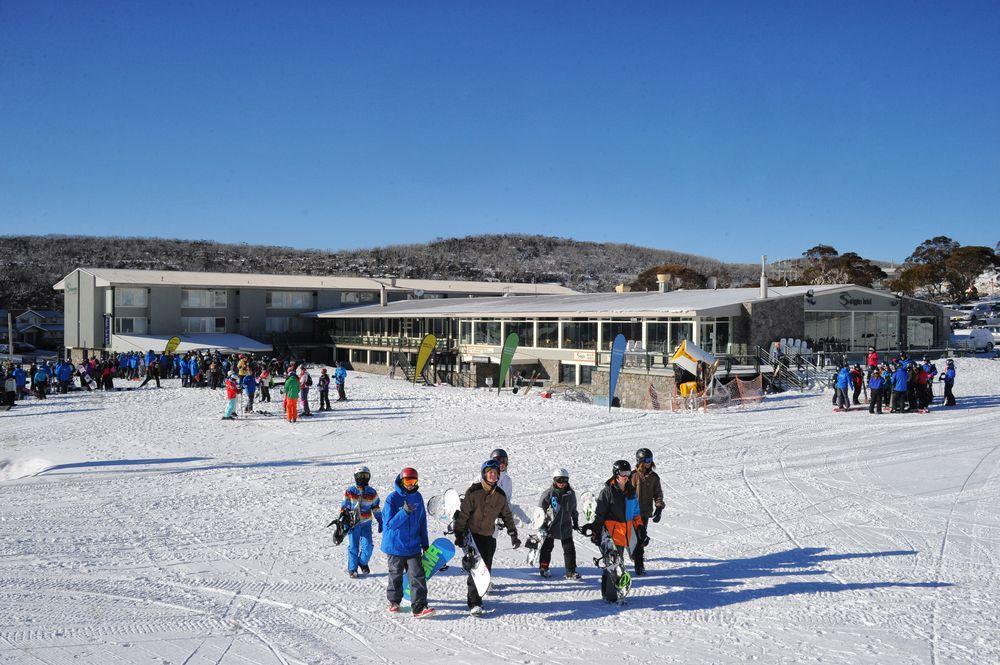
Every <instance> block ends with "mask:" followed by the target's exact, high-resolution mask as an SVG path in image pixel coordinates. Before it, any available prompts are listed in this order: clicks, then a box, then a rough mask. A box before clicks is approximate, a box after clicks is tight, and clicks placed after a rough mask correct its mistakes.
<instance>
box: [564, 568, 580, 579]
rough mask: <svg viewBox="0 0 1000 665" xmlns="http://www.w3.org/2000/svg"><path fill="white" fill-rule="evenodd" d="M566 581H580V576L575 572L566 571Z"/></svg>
mask: <svg viewBox="0 0 1000 665" xmlns="http://www.w3.org/2000/svg"><path fill="white" fill-rule="evenodd" d="M566 579H568V580H578V579H581V575H580V573H578V572H576V571H575V570H568V571H566Z"/></svg>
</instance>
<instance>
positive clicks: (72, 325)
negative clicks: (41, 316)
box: [63, 270, 80, 348]
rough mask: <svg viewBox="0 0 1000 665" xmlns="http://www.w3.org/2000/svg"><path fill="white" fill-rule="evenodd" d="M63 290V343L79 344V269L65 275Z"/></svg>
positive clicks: (68, 346) (75, 345) (66, 344)
mask: <svg viewBox="0 0 1000 665" xmlns="http://www.w3.org/2000/svg"><path fill="white" fill-rule="evenodd" d="M65 285H66V286H65V289H64V290H63V315H64V318H65V322H66V323H65V331H64V341H63V344H64V345H65V346H66V348H73V347H78V346H80V271H79V270H74V271H73V272H71V273H70V274H69V275H67V276H66V282H65Z"/></svg>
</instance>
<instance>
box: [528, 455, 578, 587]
mask: <svg viewBox="0 0 1000 665" xmlns="http://www.w3.org/2000/svg"><path fill="white" fill-rule="evenodd" d="M538 507H539V508H541V509H542V510H544V511H546V514H547V518H546V520H547V523H548V527H547V529H548V531H547V533H546V536H545V540H543V541H542V544H541V551H540V552H539V562H538V573H539V574H540V575H541V576H542V577H549V576H551V574H552V573H551V572H550V571H549V562H550V561H551V560H552V548H553V547H555V544H556V539H557V538H558V539H559V542H561V543H562V550H563V561H565V563H566V579H568V580H578V579H580V573H578V572H576V544H575V543H574V542H573V532H574V531H577V530H579V528H580V523H579V516H578V515H577V512H576V493H575V492H574V491H573V488H572V487H570V485H569V471H567V470H566V469H556V470H555V471H553V472H552V486H551V487H550V488H548V489H547V490H545V491H544V492H542V496H541V497H540V498H539V499H538Z"/></svg>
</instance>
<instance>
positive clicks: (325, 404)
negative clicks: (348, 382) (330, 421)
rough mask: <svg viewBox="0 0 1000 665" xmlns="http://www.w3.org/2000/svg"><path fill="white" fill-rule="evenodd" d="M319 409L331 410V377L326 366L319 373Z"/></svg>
mask: <svg viewBox="0 0 1000 665" xmlns="http://www.w3.org/2000/svg"><path fill="white" fill-rule="evenodd" d="M318 384H319V410H320V411H330V410H331V409H330V377H329V376H328V375H327V373H326V368H325V367H324V368H323V369H321V370H320V374H319V382H318Z"/></svg>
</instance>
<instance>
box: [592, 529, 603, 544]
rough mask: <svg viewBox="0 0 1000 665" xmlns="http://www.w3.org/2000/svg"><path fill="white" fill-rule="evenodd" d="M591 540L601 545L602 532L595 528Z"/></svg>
mask: <svg viewBox="0 0 1000 665" xmlns="http://www.w3.org/2000/svg"><path fill="white" fill-rule="evenodd" d="M590 542H592V543H594V544H595V545H600V544H601V532H600V531H598V530H596V529H595V530H594V532H593V533H592V534H590Z"/></svg>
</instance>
